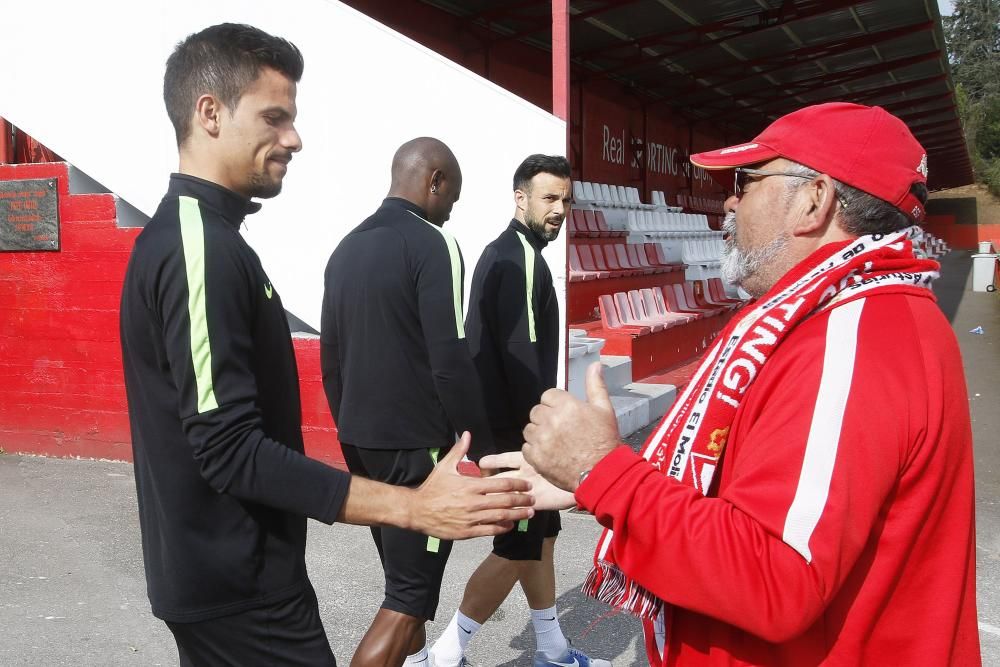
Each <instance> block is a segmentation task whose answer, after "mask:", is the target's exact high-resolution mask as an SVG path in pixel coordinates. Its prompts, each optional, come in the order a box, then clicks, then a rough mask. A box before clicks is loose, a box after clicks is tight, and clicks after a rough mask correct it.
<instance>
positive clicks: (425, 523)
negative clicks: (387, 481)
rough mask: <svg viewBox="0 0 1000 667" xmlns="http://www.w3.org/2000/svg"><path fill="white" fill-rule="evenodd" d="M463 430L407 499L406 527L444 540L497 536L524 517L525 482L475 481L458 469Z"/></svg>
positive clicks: (527, 505)
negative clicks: (457, 439)
mask: <svg viewBox="0 0 1000 667" xmlns="http://www.w3.org/2000/svg"><path fill="white" fill-rule="evenodd" d="M471 440H472V438H471V436H470V435H469V433H468V432H466V433H463V434H462V437H461V439H460V440H459V441H458V442H457V443H455V446H454V447H452V448H451V451H450V452H448V455H447V456H445V457H444V458H443V459H441V461H440V463H438V464H437V466H435V468H434V471H433V472H431V474H430V476H429V477H428V478H427V479H426V480H425V481H424V483H423V484H421V485H420V486H419V487H418V488H417V489H415V490H414V491H413V493H412V496H411V497H410V498H409V499H408V500H409V501H410V503H409V504H410V507H409V522H408V523H409V526H408V528H410V529H411V530H416V531H419V532H421V533H426V534H427V535H433V536H434V537H440V538H441V539H445V540H463V539H466V538H469V537H482V536H485V535H499V534H500V533H505V532H507V531H508V530H510V529H511V528H513V526H514V522H515V521H520V520H521V519H530V518H531V517H532V516H534V514H535V511H534V510H533V509H532V508H531V506H532V504H533V503H534V498H532V497H531V495H530V494H529V493H528V491H530V489H531V484H529V483H528V482H526V481H525V480H522V479H512V478H498V477H490V478H485V479H477V478H475V477H467V476H464V475H462V474H460V473H459V472H458V463H459V461H461V460H462V457H463V456H465V453H466V452H468V451H469V443H470V442H471Z"/></svg>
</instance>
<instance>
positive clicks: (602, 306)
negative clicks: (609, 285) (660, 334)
mask: <svg viewBox="0 0 1000 667" xmlns="http://www.w3.org/2000/svg"><path fill="white" fill-rule="evenodd" d="M597 306H598V309H599V310H600V312H601V324H602V325H603V326H604V328H605V329H609V330H614V331H617V332H618V333H627V334H632V335H635V336H645V335H646V334H648V333H649V332H650V331H651V329H650V328H649V327H635V326H626V325H625V324H623V323H622V321H621V320H620V319H619V318H618V311H617V309H616V308H615V299H614V297H613V296H612V295H610V294H602V295H601V296H600V297H598V299H597Z"/></svg>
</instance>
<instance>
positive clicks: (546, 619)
mask: <svg viewBox="0 0 1000 667" xmlns="http://www.w3.org/2000/svg"><path fill="white" fill-rule="evenodd" d="M542 620H543V621H554V620H556V617H555V616H553V617H552V618H543V619H542Z"/></svg>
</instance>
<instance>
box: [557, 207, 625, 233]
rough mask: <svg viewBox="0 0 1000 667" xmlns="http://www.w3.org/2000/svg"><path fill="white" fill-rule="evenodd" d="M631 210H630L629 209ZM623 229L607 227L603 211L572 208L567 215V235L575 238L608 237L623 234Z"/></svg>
mask: <svg viewBox="0 0 1000 667" xmlns="http://www.w3.org/2000/svg"><path fill="white" fill-rule="evenodd" d="M630 212H631V211H630ZM626 234H627V231H626V230H624V229H611V228H610V227H608V222H607V218H605V217H604V211H600V210H597V211H594V210H590V209H587V210H583V209H578V208H574V209H573V210H571V211H570V215H569V235H570V236H574V237H577V238H592V239H596V238H608V237H612V236H625V235H626Z"/></svg>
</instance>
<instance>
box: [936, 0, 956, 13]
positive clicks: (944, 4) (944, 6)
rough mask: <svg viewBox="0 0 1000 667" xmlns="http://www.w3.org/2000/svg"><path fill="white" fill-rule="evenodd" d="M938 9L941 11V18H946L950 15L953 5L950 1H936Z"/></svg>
mask: <svg viewBox="0 0 1000 667" xmlns="http://www.w3.org/2000/svg"><path fill="white" fill-rule="evenodd" d="M937 3H938V9H940V10H941V16H948V15H950V14H951V11H952V5H953V4H954V3H953V2H952V0H937Z"/></svg>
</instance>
